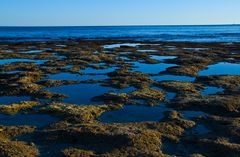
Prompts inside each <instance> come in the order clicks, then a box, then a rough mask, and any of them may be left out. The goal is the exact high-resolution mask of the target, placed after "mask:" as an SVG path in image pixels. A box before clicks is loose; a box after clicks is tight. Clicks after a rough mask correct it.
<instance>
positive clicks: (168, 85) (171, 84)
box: [155, 81, 204, 95]
mask: <svg viewBox="0 0 240 157" xmlns="http://www.w3.org/2000/svg"><path fill="white" fill-rule="evenodd" d="M155 85H156V86H160V87H162V88H164V89H166V90H169V91H173V92H176V93H177V94H180V95H182V94H187V93H191V94H193V93H195V94H198V93H199V90H200V89H204V86H202V85H201V84H197V83H191V82H183V81H163V82H158V83H156V84H155Z"/></svg>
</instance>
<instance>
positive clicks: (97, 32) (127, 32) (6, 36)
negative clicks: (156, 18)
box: [0, 25, 240, 42]
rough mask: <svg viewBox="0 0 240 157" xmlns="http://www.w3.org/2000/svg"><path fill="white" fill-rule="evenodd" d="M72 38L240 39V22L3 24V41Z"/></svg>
mask: <svg viewBox="0 0 240 157" xmlns="http://www.w3.org/2000/svg"><path fill="white" fill-rule="evenodd" d="M69 38H71V39H72V38H73V39H130V40H158V41H192V42H240V25H202V26H197V25H196V26H180V25H179V26H89V27H0V41H45V40H61V39H69Z"/></svg>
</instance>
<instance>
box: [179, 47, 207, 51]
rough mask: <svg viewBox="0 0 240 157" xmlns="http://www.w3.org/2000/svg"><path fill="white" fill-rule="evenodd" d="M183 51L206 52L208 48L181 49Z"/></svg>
mask: <svg viewBox="0 0 240 157" xmlns="http://www.w3.org/2000/svg"><path fill="white" fill-rule="evenodd" d="M183 50H187V51H207V50H209V48H183Z"/></svg>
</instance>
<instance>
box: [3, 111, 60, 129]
mask: <svg viewBox="0 0 240 157" xmlns="http://www.w3.org/2000/svg"><path fill="white" fill-rule="evenodd" d="M57 121H58V119H57V118H55V117H52V116H50V115H46V114H34V115H33V114H17V115H3V114H0V125H6V126H16V125H17V126H18V125H29V126H37V127H43V126H47V125H49V124H52V123H54V122H57Z"/></svg>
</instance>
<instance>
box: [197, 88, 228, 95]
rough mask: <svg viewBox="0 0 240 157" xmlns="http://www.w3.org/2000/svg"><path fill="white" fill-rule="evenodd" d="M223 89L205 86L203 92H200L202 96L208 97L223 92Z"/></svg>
mask: <svg viewBox="0 0 240 157" xmlns="http://www.w3.org/2000/svg"><path fill="white" fill-rule="evenodd" d="M223 91H224V89H223V88H218V87H210V86H207V87H206V88H205V89H204V90H202V91H201V94H202V95H210V94H216V93H218V92H223Z"/></svg>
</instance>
